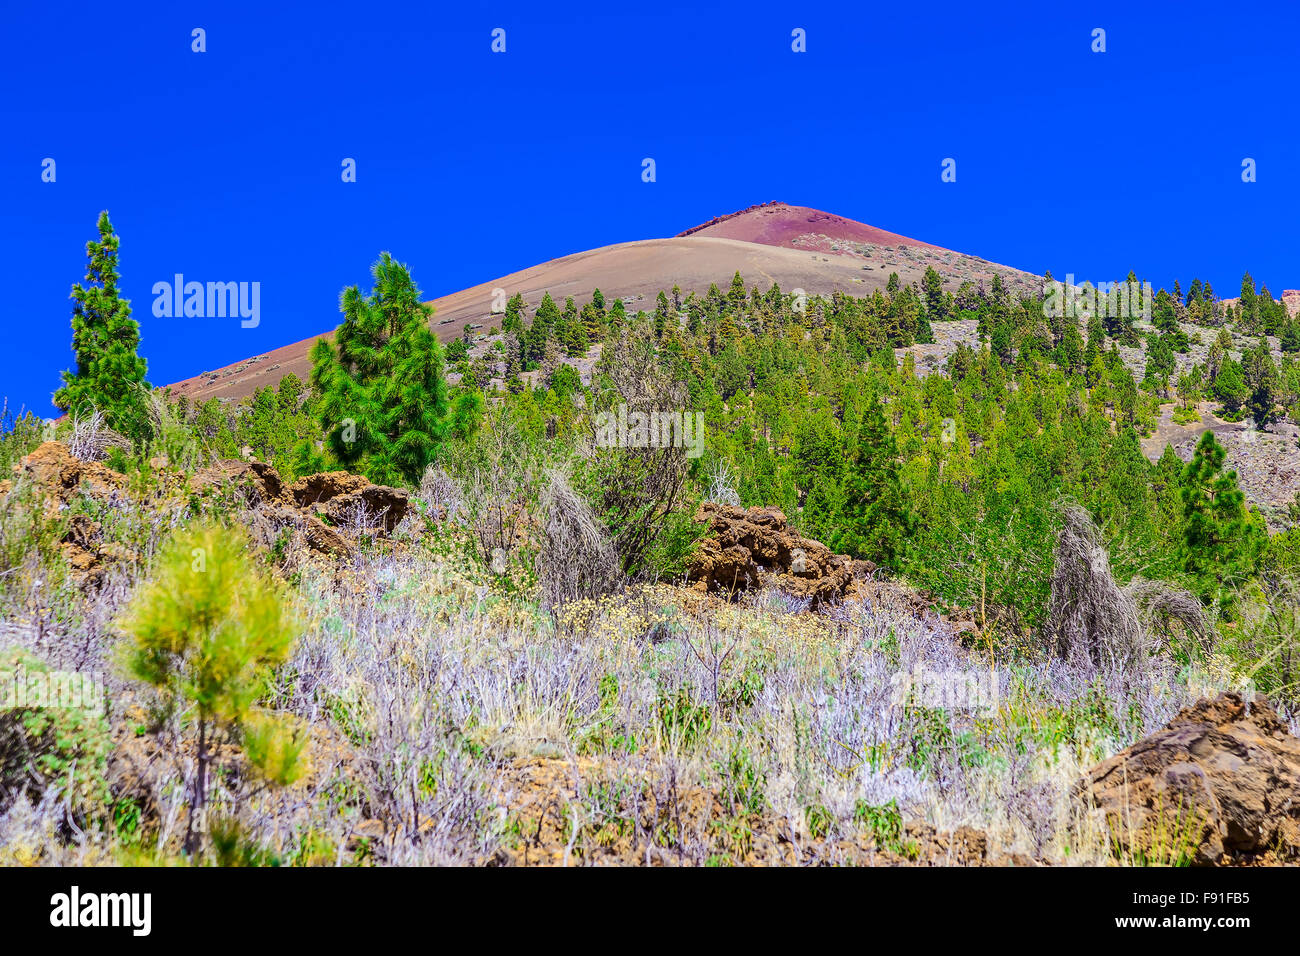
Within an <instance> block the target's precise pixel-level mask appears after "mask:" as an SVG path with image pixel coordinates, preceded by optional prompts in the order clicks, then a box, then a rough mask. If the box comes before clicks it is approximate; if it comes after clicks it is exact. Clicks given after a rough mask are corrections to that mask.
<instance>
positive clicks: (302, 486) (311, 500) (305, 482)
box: [289, 471, 379, 508]
mask: <svg viewBox="0 0 1300 956" xmlns="http://www.w3.org/2000/svg"><path fill="white" fill-rule="evenodd" d="M367 487H379V486H378V485H373V486H372V485H371V484H370V482H369V480H367V478H366V476H365V475H354V474H352V473H351V472H348V471H323V472H321V473H320V474H317V475H306V476H304V477H302V478H299V479H298V480H297V481H295V482H294V483H293V484H291V485H290V486H289V496H290V497H291V498H292V499H293V503H294V504H295V505H296V506H298V507H299V508H306V507H309V506H311V505H314V504H318V503H320V502H323V501H329V500H330V499H331V498H337V497H338V496H339V495H349V494H353V493H354V492H358V491H361V490H362V489H364V488H367Z"/></svg>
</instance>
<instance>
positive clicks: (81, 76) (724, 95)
mask: <svg viewBox="0 0 1300 956" xmlns="http://www.w3.org/2000/svg"><path fill="white" fill-rule="evenodd" d="M1138 6H1143V5H1138V4H1134V3H1131V2H1128V3H1085V4H1076V3H1061V4H1047V3H1040V4H1023V5H1022V4H1002V5H995V4H988V3H978V4H977V3H955V4H945V3H912V4H907V3H904V4H889V5H883V6H882V5H877V4H860V3H854V4H849V3H840V4H825V3H766V2H761V0H760V2H753V3H745V4H740V3H736V4H726V5H722V4H707V3H699V2H696V3H690V4H680V3H674V2H662V0H656V2H654V3H649V4H609V3H601V4H592V5H590V6H586V5H573V6H568V7H565V8H562V9H561V8H555V9H551V8H550V5H545V4H531V3H530V4H524V3H516V2H511V3H494V4H480V3H474V2H460V3H456V4H453V5H443V4H437V3H413V4H409V5H404V4H400V3H391V4H384V5H377V4H376V5H371V4H365V3H346V4H338V3H330V2H319V3H314V4H311V5H303V7H302V9H301V10H286V9H281V5H279V4H274V3H266V2H261V3H241V2H229V0H227V2H222V3H210V4H209V3H185V4H178V3H175V2H172V3H166V4H163V3H158V4H151V3H132V4H129V5H104V4H95V5H92V4H57V3H55V4H23V5H21V6H20V5H18V4H9V5H7V6H6V7H5V8H4V10H3V11H0V79H2V80H3V89H4V90H5V95H4V97H3V100H2V101H0V105H2V108H0V128H3V130H4V137H3V148H2V149H0V204H2V205H0V208H2V209H3V217H4V228H3V231H2V232H0V235H3V242H4V249H3V258H2V260H0V261H3V262H4V278H5V280H6V281H5V288H6V296H5V298H6V301H7V302H8V303H9V305H8V310H9V314H8V316H7V320H6V321H7V326H8V329H9V332H10V335H9V348H7V349H5V350H4V352H3V355H0V397H7V398H8V400H9V402H10V406H11V407H14V406H19V405H22V406H26V407H28V408H32V409H35V410H36V411H37V412H38V413H40V414H43V415H49V414H53V413H54V408H53V406H52V405H51V404H50V395H51V393H52V391H53V390H54V388H56V387H57V385H58V382H59V379H58V374H59V371H60V370H61V369H63V368H67V367H69V366H70V365H71V364H72V353H71V349H70V342H71V331H70V327H69V319H70V316H71V302H70V301H69V299H68V293H69V290H70V288H71V285H72V283H73V282H74V281H76V280H78V279H80V278H81V276H82V274H83V271H84V265H85V257H84V244H85V242H86V240H88V239H90V238H92V237H93V235H94V223H95V219H96V216H97V214H98V212H99V211H100V210H101V209H108V210H109V211H110V213H111V215H112V218H113V221H114V224H115V226H116V228H117V231H118V233H119V234H120V235H121V237H122V256H121V268H122V273H123V288H124V291H125V294H126V296H127V297H129V298H130V299H131V300H132V306H133V309H134V313H135V317H136V318H137V319H138V320H139V321H140V323H141V332H142V339H143V341H142V348H141V350H142V352H143V354H144V355H145V356H146V357H147V358H148V360H149V378H150V380H151V381H152V382H154V383H155V384H162V383H166V382H171V381H176V380H178V379H181V378H185V377H188V376H190V375H194V374H197V373H199V372H201V371H205V370H208V369H212V368H217V367H220V366H222V365H224V364H228V363H230V362H232V361H236V360H238V359H241V358H245V357H248V356H251V355H255V354H258V353H260V352H264V351H267V350H269V349H271V348H275V347H277V346H280V345H284V344H287V343H289V342H293V341H296V340H299V339H302V338H305V337H308V336H311V335H314V334H317V333H319V332H322V331H326V330H328V329H330V328H332V327H333V326H334V325H335V324H337V321H338V295H339V291H340V290H341V289H342V288H343V287H344V286H345V285H349V284H352V283H361V284H363V286H364V284H365V283H366V281H367V279H368V271H367V270H368V268H369V265H370V263H371V262H372V261H373V260H374V259H375V258H376V257H377V255H378V253H379V251H380V250H389V251H391V252H392V253H393V254H394V255H395V256H396V257H397V258H399V259H401V260H403V261H405V262H408V263H410V264H411V266H412V270H413V272H414V275H415V277H416V280H417V281H418V282H419V283H420V285H421V288H422V289H423V290H424V291H425V292H426V293H427V295H428V296H429V297H433V296H436V295H441V294H444V293H448V292H452V291H455V290H457V289H461V288H464V287H466V286H469V285H473V284H476V283H478V282H483V281H487V280H489V279H492V278H495V277H497V276H499V275H502V274H505V273H508V272H511V271H513V270H516V269H519V268H523V267H526V266H529V265H533V264H535V263H537V262H540V261H544V260H546V259H551V258H554V257H556V256H560V255H565V254H568V253H571V252H576V251H579V250H582V249H587V248H592V247H595V246H600V245H605V244H608V243H612V242H620V241H624V240H630V239H642V238H650V237H655V236H668V235H673V234H675V233H677V232H680V231H681V230H682V229H685V228H687V227H689V226H692V225H696V224H698V223H700V222H702V221H704V220H706V219H709V218H711V217H713V216H715V215H719V214H722V213H727V212H732V211H735V210H737V209H740V208H743V207H745V206H748V205H751V204H753V203H757V202H765V201H767V200H771V199H781V200H784V201H786V202H790V203H796V204H801V205H808V206H814V207H817V208H820V209H824V210H827V211H829V212H834V213H837V214H840V215H844V216H848V217H851V218H854V219H858V220H861V221H863V222H867V223H870V224H872V225H876V226H880V227H882V228H886V229H889V230H892V231H895V232H900V233H903V234H905V235H910V236H913V237H915V238H918V239H923V240H926V241H929V242H933V243H936V244H939V245H943V246H947V247H949V248H952V249H957V250H960V251H962V252H968V253H973V254H976V255H980V256H983V257H985V258H987V259H991V260H994V261H997V262H1002V263H1005V264H1007V265H1012V266H1016V267H1019V268H1023V269H1026V270H1029V271H1033V272H1042V271H1043V270H1046V269H1051V270H1052V271H1053V273H1055V274H1056V275H1057V276H1058V277H1062V276H1064V275H1065V274H1066V273H1067V272H1072V273H1074V274H1075V275H1076V276H1077V277H1079V279H1080V280H1082V279H1085V278H1087V279H1093V280H1100V279H1107V278H1118V277H1122V276H1123V275H1124V274H1126V273H1127V272H1128V270H1129V269H1135V270H1137V272H1138V273H1139V276H1140V277H1142V278H1144V279H1147V280H1149V281H1151V282H1152V283H1153V284H1155V285H1157V286H1159V285H1171V284H1172V281H1173V280H1174V279H1175V278H1178V279H1181V280H1182V282H1183V285H1184V288H1186V284H1187V282H1188V281H1189V280H1190V279H1191V278H1192V277H1193V276H1200V277H1202V278H1207V279H1209V280H1210V281H1211V282H1212V283H1213V285H1214V288H1215V290H1216V291H1217V292H1218V293H1219V294H1220V295H1235V294H1236V292H1237V290H1238V288H1239V286H1240V277H1241V274H1242V272H1243V271H1244V270H1245V269H1247V268H1248V269H1250V270H1251V272H1252V273H1253V274H1254V275H1255V277H1256V279H1258V280H1260V281H1263V282H1266V283H1267V284H1268V286H1269V288H1270V289H1271V290H1272V291H1273V292H1274V293H1275V294H1276V293H1278V292H1280V290H1281V289H1282V288H1284V287H1288V288H1294V287H1300V257H1297V255H1296V252H1297V245H1298V244H1297V242H1296V235H1297V228H1298V227H1300V223H1298V222H1297V216H1296V210H1297V209H1300V185H1297V184H1298V183H1300V115H1297V114H1298V113H1300V105H1298V102H1297V96H1296V93H1297V88H1298V87H1300V84H1298V83H1297V79H1296V76H1297V74H1296V68H1295V66H1294V60H1295V54H1296V49H1295V42H1296V41H1295V38H1296V35H1297V27H1298V26H1300V13H1297V5H1295V4H1290V3H1288V4H1280V3H1279V4H1276V5H1270V4H1249V5H1243V4H1213V5H1211V4H1202V3H1183V4H1179V5H1177V6H1174V5H1168V4H1159V5H1154V4H1153V5H1147V6H1150V7H1152V8H1155V7H1157V6H1158V7H1160V8H1162V9H1147V10H1143V9H1135V8H1136V7H1138ZM195 27H201V28H203V29H204V30H205V31H206V41H207V52H205V53H202V54H199V53H194V52H192V51H191V30H192V29H193V28H195ZM495 27H502V28H504V29H505V30H506V31H507V32H506V43H507V52H506V53H505V54H503V55H501V54H493V53H492V52H491V51H490V43H491V36H490V34H491V31H492V29H493V28H495ZM796 27H798V28H802V29H804V30H805V31H806V33H807V52H806V53H804V54H796V53H793V52H792V51H791V48H790V44H791V37H790V35H791V31H792V30H793V29H794V28H796ZM1096 27H1101V28H1104V29H1105V30H1106V42H1107V51H1106V52H1105V53H1104V54H1094V53H1093V52H1092V51H1091V49H1090V45H1091V42H1092V41H1091V32H1092V30H1093V29H1094V28H1096ZM647 156H649V157H653V158H654V159H655V160H656V163H657V173H658V181H657V182H655V183H653V184H647V183H643V182H642V181H641V176H640V173H641V160H642V158H644V157H647ZM46 157H49V158H53V159H54V160H55V162H56V164H57V165H56V176H57V178H56V181H55V182H53V183H46V182H42V181H41V172H42V166H41V164H42V160H43V159H45V158H46ZM344 157H353V158H355V159H356V161H357V168H358V176H357V182H356V183H343V182H342V181H341V178H340V164H341V161H342V159H343V158H344ZM945 157H953V158H955V159H956V160H957V174H958V175H957V182H956V183H942V182H941V181H940V175H939V174H940V163H941V161H942V160H943V159H944V158H945ZM1245 157H1251V158H1253V159H1255V160H1256V162H1257V175H1258V181H1257V182H1255V183H1250V184H1246V183H1243V182H1242V181H1241V162H1242V160H1243V158H1245ZM175 273H183V274H184V275H185V276H186V278H187V279H196V280H199V281H249V282H251V281H257V282H260V283H261V321H260V324H259V325H258V326H257V327H256V328H241V326H240V323H239V321H238V320H237V319H234V320H231V319H194V318H190V319H185V318H170V319H168V318H155V317H154V316H153V314H152V308H151V306H152V302H153V295H152V293H151V289H152V286H153V284H154V283H155V282H158V281H161V280H170V279H171V277H172V276H173V275H174V274H175ZM725 278H726V277H720V279H725ZM15 339H16V341H15Z"/></svg>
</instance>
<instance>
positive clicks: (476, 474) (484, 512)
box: [421, 409, 538, 564]
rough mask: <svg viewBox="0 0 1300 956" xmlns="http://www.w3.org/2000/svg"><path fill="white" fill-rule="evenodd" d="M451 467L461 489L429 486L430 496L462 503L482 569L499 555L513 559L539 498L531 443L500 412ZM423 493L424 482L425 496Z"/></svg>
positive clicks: (488, 420)
mask: <svg viewBox="0 0 1300 956" xmlns="http://www.w3.org/2000/svg"><path fill="white" fill-rule="evenodd" d="M450 468H451V474H452V475H454V476H455V478H454V483H455V484H456V486H457V490H455V491H452V490H450V489H445V488H444V489H438V488H436V487H434V483H433V481H431V482H430V488H429V493H430V494H431V495H432V494H442V495H446V496H447V500H448V501H455V502H457V503H458V504H459V506H460V511H461V514H462V520H463V521H464V523H465V524H466V525H467V526H468V528H469V529H470V533H471V535H472V536H473V538H474V543H475V545H476V547H477V550H478V554H479V559H480V560H482V561H483V563H484V564H490V563H491V561H492V555H493V552H495V551H498V550H499V551H500V552H501V553H502V554H509V553H510V552H511V550H512V549H514V548H515V547H517V546H518V545H519V543H520V539H521V538H522V536H523V532H524V529H525V527H526V522H527V518H528V506H529V503H530V502H532V501H533V500H535V498H536V495H537V484H538V468H537V464H536V462H535V461H534V460H533V458H532V457H531V455H530V450H529V446H528V443H527V442H526V441H525V440H524V439H523V436H521V435H520V434H519V431H518V429H516V428H515V427H514V425H513V424H512V423H511V422H510V421H509V420H508V419H506V418H505V417H504V415H503V414H501V411H500V409H496V410H495V411H494V410H489V413H488V415H487V416H486V418H485V420H484V422H483V427H482V428H481V429H479V432H478V435H477V436H476V439H475V442H474V444H473V446H472V447H470V448H468V449H466V450H465V452H464V454H463V455H462V456H461V457H460V458H459V459H457V460H456V461H454V462H452V463H450ZM435 481H436V479H435ZM424 490H425V489H424V484H423V483H422V484H421V493H422V495H423V493H424ZM426 500H427V499H426Z"/></svg>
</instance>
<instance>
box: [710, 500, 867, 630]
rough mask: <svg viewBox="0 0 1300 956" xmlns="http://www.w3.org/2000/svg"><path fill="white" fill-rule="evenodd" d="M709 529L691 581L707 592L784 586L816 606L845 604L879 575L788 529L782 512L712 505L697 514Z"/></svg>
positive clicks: (861, 562) (859, 562)
mask: <svg viewBox="0 0 1300 956" xmlns="http://www.w3.org/2000/svg"><path fill="white" fill-rule="evenodd" d="M695 520H696V521H702V522H704V523H706V524H707V525H708V534H709V537H707V538H705V539H704V540H702V541H701V542H700V543H699V545H698V546H697V547H696V550H695V553H694V554H693V555H692V556H691V558H690V560H689V561H688V562H687V568H686V576H687V580H688V581H689V582H690V583H691V584H693V585H694V586H695V587H696V589H698V590H702V591H721V592H724V593H731V594H734V593H738V592H741V591H747V590H749V589H751V588H755V587H768V586H770V587H778V588H780V589H781V590H783V591H786V592H788V593H790V594H792V595H795V596H796V597H801V598H807V599H808V600H809V601H810V605H809V606H810V607H811V608H812V609H814V610H815V609H817V608H819V607H821V606H822V605H824V604H827V603H833V602H835V601H839V600H843V599H844V598H845V597H848V596H849V595H851V594H852V593H853V590H854V586H855V584H856V582H857V581H860V580H863V579H865V578H867V577H869V576H870V575H871V573H872V572H874V571H875V570H876V566H875V565H874V564H872V563H871V562H870V561H855V560H854V559H853V558H850V557H848V556H847V555H843V554H835V553H834V552H832V551H831V550H830V548H828V547H826V545H824V544H822V543H821V542H820V541H814V540H813V539H811V538H805V537H803V536H802V535H800V534H799V533H798V532H796V531H794V530H792V529H791V528H789V527H788V526H787V522H786V517H785V514H784V513H782V512H781V510H780V509H779V508H750V509H748V510H746V509H744V508H738V507H733V506H728V505H718V504H715V503H713V502H711V501H706V502H705V503H704V504H703V505H701V506H700V510H699V512H697V513H696V515H695Z"/></svg>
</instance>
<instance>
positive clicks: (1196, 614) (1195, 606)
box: [1124, 578, 1214, 656]
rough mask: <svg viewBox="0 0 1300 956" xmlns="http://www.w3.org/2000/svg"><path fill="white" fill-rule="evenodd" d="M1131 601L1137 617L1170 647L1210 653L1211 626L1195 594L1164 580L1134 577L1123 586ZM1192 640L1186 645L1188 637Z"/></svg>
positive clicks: (1212, 644) (1212, 648)
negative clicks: (1190, 643)
mask: <svg viewBox="0 0 1300 956" xmlns="http://www.w3.org/2000/svg"><path fill="white" fill-rule="evenodd" d="M1124 593H1125V594H1127V595H1128V596H1129V597H1130V598H1132V600H1133V604H1134V607H1135V608H1136V609H1137V615H1138V620H1139V621H1140V622H1141V624H1142V626H1143V627H1144V628H1145V629H1146V630H1147V631H1148V632H1149V633H1150V634H1152V635H1155V636H1158V637H1159V638H1160V640H1161V642H1162V643H1163V644H1164V646H1165V647H1167V648H1170V649H1171V650H1178V649H1179V648H1184V649H1186V650H1187V651H1189V652H1192V651H1194V652H1198V653H1201V654H1204V655H1206V656H1209V655H1210V654H1212V653H1213V652H1214V639H1213V634H1214V632H1213V629H1212V628H1211V627H1210V624H1209V622H1208V621H1207V620H1206V618H1205V611H1204V610H1203V609H1202V607H1201V602H1200V601H1199V600H1197V598H1196V595H1194V594H1192V593H1191V592H1190V591H1184V590H1183V589H1182V588H1177V587H1174V586H1173V585H1172V584H1169V583H1168V582H1166V581H1149V580H1147V579H1146V578H1134V579H1133V580H1132V581H1130V582H1129V583H1128V584H1126V585H1125V586H1124ZM1189 639H1190V640H1191V641H1192V642H1194V643H1193V644H1192V645H1191V646H1190V647H1189V646H1187V643H1188V640H1189Z"/></svg>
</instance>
